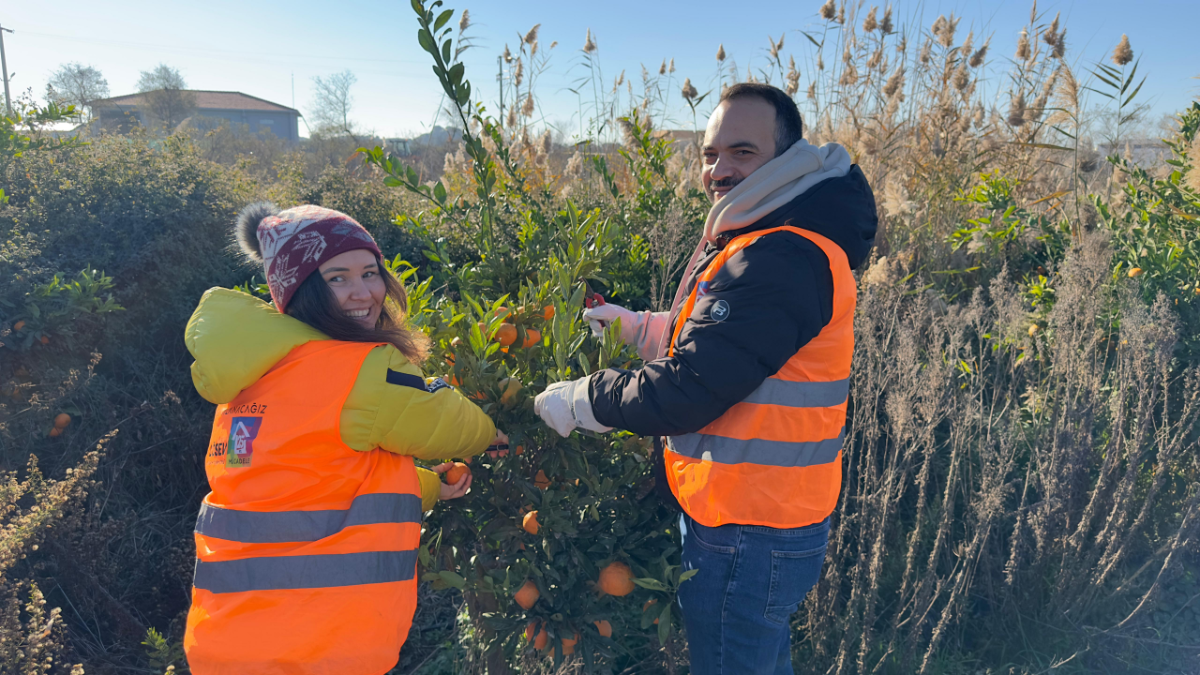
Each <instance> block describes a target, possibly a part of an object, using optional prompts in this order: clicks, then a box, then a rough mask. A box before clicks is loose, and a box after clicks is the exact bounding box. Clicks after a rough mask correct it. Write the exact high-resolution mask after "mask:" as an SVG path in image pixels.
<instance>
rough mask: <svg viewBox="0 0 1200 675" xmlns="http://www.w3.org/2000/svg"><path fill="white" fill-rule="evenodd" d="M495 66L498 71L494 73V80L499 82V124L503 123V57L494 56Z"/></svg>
mask: <svg viewBox="0 0 1200 675" xmlns="http://www.w3.org/2000/svg"><path fill="white" fill-rule="evenodd" d="M496 67H497V69H498V70H499V71H500V72H498V73H497V74H496V81H497V82H499V83H500V124H501V125H503V124H504V57H503V56H497V57H496Z"/></svg>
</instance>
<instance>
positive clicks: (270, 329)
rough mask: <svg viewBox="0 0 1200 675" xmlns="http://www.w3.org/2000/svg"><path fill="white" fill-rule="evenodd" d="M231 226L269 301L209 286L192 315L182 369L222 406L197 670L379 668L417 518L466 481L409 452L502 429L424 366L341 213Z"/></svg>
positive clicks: (497, 439) (213, 457)
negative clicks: (263, 280)
mask: <svg viewBox="0 0 1200 675" xmlns="http://www.w3.org/2000/svg"><path fill="white" fill-rule="evenodd" d="M236 235H237V239H238V242H239V243H240V245H241V247H242V250H243V251H245V253H246V254H247V255H248V256H250V257H251V258H252V259H253V260H255V261H256V262H260V263H261V264H262V265H263V269H264V271H265V272H266V277H267V285H268V286H269V287H270V290H271V299H272V300H273V301H274V306H271V305H269V304H267V303H265V302H263V301H261V300H258V299H256V298H254V297H252V296H250V295H248V294H245V293H241V292H239V291H233V290H228V289H222V288H214V289H211V290H209V291H208V292H207V293H205V294H204V297H203V298H202V299H201V300H200V305H199V307H197V308H196V312H195V313H194V314H193V315H192V318H191V321H189V322H188V326H187V335H186V340H187V346H188V350H189V351H190V352H191V353H192V356H194V357H195V359H196V362H195V363H194V364H192V381H193V382H194V383H195V385H196V389H197V390H198V391H199V392H200V394H201V395H202V396H204V398H205V399H207V400H209V401H212V402H213V403H217V404H218V407H217V413H216V418H215V420H214V422H213V430H212V436H211V439H210V441H209V446H208V453H207V456H206V459H205V471H206V473H207V475H208V482H209V486H210V487H211V489H212V492H210V493H209V494H208V496H207V497H205V498H204V502H203V504H202V506H201V509H200V516H199V518H198V520H197V522H196V535H195V536H196V553H197V562H196V575H195V580H194V588H193V590H192V607H191V611H190V612H189V613H188V620H187V632H186V634H185V636H184V649H185V650H186V652H187V656H188V662H189V664H190V666H191V669H192V672H194V673H196V674H197V675H209V674H212V673H222V674H223V673H230V674H232V673H239V674H240V673H314V674H316V673H321V674H324V673H331V674H332V673H355V674H359V673H364V674H368V673H384V672H387V671H388V670H389V669H390V668H391V667H392V666H393V665H394V664H395V663H396V661H397V657H398V654H399V651H400V646H401V645H402V644H403V643H404V640H405V638H406V636H407V635H408V629H409V626H410V625H411V622H412V616H413V612H414V610H415V607H416V600H417V597H416V596H417V589H416V578H415V571H416V560H417V549H418V547H419V537H420V532H421V514H422V513H423V512H424V511H428V510H430V509H431V508H433V505H434V504H435V502H436V501H437V500H438V499H452V498H455V497H460V496H462V495H463V494H465V493H466V491H467V488H468V487H469V486H470V483H471V479H470V476H465V477H463V478H462V479H461V480H460V481H459V482H458V483H457V484H455V485H445V484H443V483H442V482H441V480H440V478H439V476H438V474H437V473H434V472H433V471H427V470H424V469H419V468H417V467H416V466H415V465H414V463H413V460H414V459H425V460H433V459H445V458H450V457H465V456H469V455H473V454H477V453H479V452H482V451H484V450H485V449H486V448H487V447H488V446H489V445H492V444H501V443H507V442H508V439H507V437H506V436H505V435H504V434H503V433H500V432H498V431H497V430H496V428H495V426H494V425H493V424H492V421H491V420H490V419H488V417H487V415H485V414H483V412H482V411H481V410H480V409H479V408H478V407H476V406H475V405H474V404H472V403H471V402H470V401H468V400H467V399H466V398H464V397H463V396H462V395H461V394H459V393H458V392H457V391H456V390H454V389H453V388H451V387H449V386H448V385H446V384H445V383H444V382H442V381H441V380H431V381H430V382H429V383H428V384H427V383H426V381H425V380H424V379H423V378H422V377H421V371H420V370H419V368H418V364H420V363H421V361H422V360H423V359H424V358H425V356H426V353H427V351H428V345H429V340H428V338H427V337H425V336H424V335H422V334H420V333H419V332H416V331H412V330H409V329H408V328H407V327H406V325H405V311H406V308H407V298H406V297H405V293H404V287H403V286H401V285H400V283H399V282H398V281H396V279H395V278H394V277H392V275H391V274H390V273H389V272H388V271H387V269H386V268H385V267H384V266H383V263H382V260H381V259H380V252H379V247H378V246H377V245H376V244H375V240H374V239H373V238H372V237H371V235H370V234H369V233H367V231H366V230H365V229H364V228H363V227H362V226H361V225H359V224H358V223H357V222H355V221H354V220H353V219H352V218H350V217H349V216H346V215H345V214H342V213H338V212H337V211H332V210H329V209H324V208H321V207H317V206H299V207H296V208H292V209H288V210H286V211H278V210H277V209H275V207H273V206H271V205H270V204H261V203H260V204H254V205H251V206H249V207H247V208H246V209H245V210H243V211H242V213H241V215H240V216H239V217H238V221H237V225H236ZM449 466H450V465H449V464H442V465H440V466H438V467H437V468H436V469H435V470H434V471H436V472H439V473H441V472H444V471H445V470H446V469H447V468H449Z"/></svg>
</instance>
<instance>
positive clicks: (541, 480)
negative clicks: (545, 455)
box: [533, 469, 550, 490]
mask: <svg viewBox="0 0 1200 675" xmlns="http://www.w3.org/2000/svg"><path fill="white" fill-rule="evenodd" d="M533 484H534V485H536V486H537V488H538V489H539V490H546V489H548V488H549V487H550V479H549V478H547V477H546V472H545V471H542V470H541V469H538V472H537V475H536V476H534V477H533Z"/></svg>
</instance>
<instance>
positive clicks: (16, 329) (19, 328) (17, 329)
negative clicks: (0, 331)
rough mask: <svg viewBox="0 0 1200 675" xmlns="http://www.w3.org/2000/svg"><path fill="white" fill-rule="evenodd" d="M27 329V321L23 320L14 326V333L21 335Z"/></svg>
mask: <svg viewBox="0 0 1200 675" xmlns="http://www.w3.org/2000/svg"><path fill="white" fill-rule="evenodd" d="M24 329H25V321H24V320H21V321H18V322H16V323H14V324H13V332H16V333H20V332H21V331H22V330H24Z"/></svg>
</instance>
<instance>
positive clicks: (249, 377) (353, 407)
mask: <svg viewBox="0 0 1200 675" xmlns="http://www.w3.org/2000/svg"><path fill="white" fill-rule="evenodd" d="M184 339H185V341H186V342H187V348H188V351H189V352H191V354H192V356H193V357H194V358H195V359H196V361H195V363H193V364H192V382H193V383H194V384H195V385H196V391H198V392H200V395H201V396H203V397H204V399H205V400H207V401H209V402H211V403H216V404H218V405H219V404H221V403H228V402H230V401H232V400H233V399H234V398H235V397H237V395H238V394H239V393H240V392H241V391H242V390H243V389H245V388H246V387H249V386H250V385H252V384H254V383H255V382H257V381H258V379H259V378H260V377H262V376H263V375H265V374H266V372H267V371H268V370H270V369H271V367H272V366H274V365H275V364H276V363H278V362H279V361H280V360H281V359H283V357H285V356H287V355H288V353H289V352H291V351H292V350H293V349H295V348H296V347H299V346H300V345H302V344H304V343H306V342H309V341H311V340H328V339H329V338H328V337H326V336H325V335H324V334H322V333H321V332H319V331H317V330H316V329H315V328H313V327H312V326H309V325H308V324H306V323H303V322H301V321H299V320H297V319H293V318H292V317H290V316H287V315H285V314H280V313H279V312H278V311H276V309H275V308H274V307H273V306H271V305H269V304H267V303H265V302H263V301H262V300H259V299H258V298H255V297H253V296H250V295H247V294H245V293H242V292H240V291H234V290H230V289H227V288H212V289H209V290H208V291H207V292H206V293H205V294H204V296H203V297H202V298H200V305H199V306H198V307H196V311H195V312H193V313H192V318H191V319H190V320H189V321H188V325H187V332H186V334H185V338H184ZM389 370H390V371H395V372H398V373H403V374H406V375H413V376H417V377H421V370H420V369H419V368H417V366H415V365H413V364H412V363H410V362H409V360H408V359H407V358H405V356H404V355H403V354H401V353H400V351H399V350H397V349H396V348H395V347H393V346H391V345H384V346H381V347H377V348H376V349H374V350H372V351H371V353H370V354H369V355H368V356H367V358H366V360H365V361H364V362H363V365H362V369H361V370H359V373H358V379H357V380H355V383H354V388H353V389H352V390H351V391H350V396H349V397H348V398H347V399H346V403H345V406H344V407H343V408H342V420H341V422H342V440H343V441H344V442H345V443H346V445H348V446H350V447H351V448H353V449H354V450H358V451H360V452H365V451H368V450H374V449H376V448H382V449H384V450H387V451H389V452H394V453H397V454H401V455H412V456H413V457H414V458H416V459H424V460H445V459H451V458H455V457H469V456H471V455H476V454H479V453H481V452H483V451H484V450H485V449H486V448H487V446H488V444H489V443H490V442H491V441H492V439H493V438H495V435H496V427H495V425H494V424H493V423H492V420H491V419H489V418H488V416H487V415H485V414H484V413H483V411H482V410H480V409H479V406H477V405H475V404H474V403H472V402H471V401H469V400H467V399H466V398H465V397H464V396H463V395H462V394H460V393H458V391H457V390H455V389H451V388H449V387H446V388H442V389H438V390H437V391H434V392H432V393H431V392H428V391H425V390H423V389H418V388H415V387H412V386H404V385H397V384H390V383H389V382H388V371H389ZM393 379H395V378H393ZM417 473H418V476H419V478H420V479H421V501H422V505H423V506H424V508H425V510H426V511H428V510H430V509H432V508H433V506H434V504H435V503H436V502H437V498H438V491H439V489H440V486H441V479H440V477H439V476H438V475H437V474H436V473H434V472H432V471H429V470H427V469H418V470H417Z"/></svg>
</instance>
